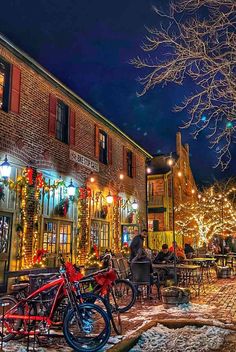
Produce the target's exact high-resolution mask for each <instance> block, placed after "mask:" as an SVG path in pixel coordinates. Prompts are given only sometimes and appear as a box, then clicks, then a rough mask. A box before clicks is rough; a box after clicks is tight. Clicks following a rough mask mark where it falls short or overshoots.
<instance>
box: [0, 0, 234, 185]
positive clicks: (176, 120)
mask: <svg viewBox="0 0 236 352" xmlns="http://www.w3.org/2000/svg"><path fill="white" fill-rule="evenodd" d="M153 4H154V5H161V6H166V4H167V0H154V1H150V0H125V1H124V0H119V1H115V0H113V1H111V0H37V1H32V0H8V1H3V2H2V4H1V11H0V31H1V32H2V33H3V34H4V35H6V36H7V37H8V38H9V39H10V40H11V41H13V42H14V43H15V45H17V46H18V47H19V48H21V49H23V50H24V51H25V52H26V53H28V54H29V55H30V56H32V57H33V58H34V59H35V60H36V61H38V62H39V63H40V64H41V65H43V66H44V67H45V68H47V69H48V70H49V71H50V72H52V73H53V74H54V75H55V76H56V77H57V78H59V79H60V80H61V81H62V82H64V83H65V84H66V85H67V86H68V87H70V88H71V89H72V90H74V91H75V92H76V93H77V94H78V95H80V96H81V97H82V98H83V99H84V100H86V101H87V102H88V103H89V104H91V105H92V106H93V107H94V108H95V109H97V110H98V111H99V112H100V113H102V114H103V115H105V116H106V117H107V118H109V119H110V120H111V121H112V122H114V123H115V124H116V125H117V126H119V127H120V128H121V129H122V130H124V131H125V132H126V133H127V134H128V135H130V136H131V137H132V138H133V139H134V140H136V141H137V142H138V143H139V144H141V145H142V146H143V147H144V148H146V149H147V150H148V151H149V152H150V153H157V152H162V153H167V152H170V151H172V150H174V149H175V134H176V132H177V131H178V127H179V126H180V125H181V121H182V120H184V119H185V117H186V116H184V114H183V113H178V114H177V113H174V112H173V107H174V105H175V104H177V103H179V102H181V98H183V95H184V93H185V92H189V90H190V89H191V87H190V86H189V85H188V86H185V87H184V88H182V89H181V90H180V88H179V87H177V86H174V85H171V86H169V87H167V88H162V87H157V88H156V89H154V90H153V91H150V92H148V93H147V94H146V95H145V96H143V97H140V98H138V97H137V96H136V91H138V90H139V83H138V82H137V80H136V79H137V77H138V74H139V72H138V71H137V69H135V68H134V67H132V66H131V65H130V64H129V60H130V59H131V58H133V57H134V56H136V55H139V54H141V49H140V44H141V42H142V40H143V38H144V36H145V34H146V30H145V25H146V26H158V25H159V19H158V17H157V16H156V14H155V13H154V12H153V10H152V5H153ZM181 131H182V139H183V142H184V143H189V145H190V152H191V165H192V169H193V172H194V175H195V177H196V179H197V180H198V182H199V181H200V182H204V181H211V180H212V179H213V178H214V177H216V178H224V177H226V176H230V175H234V174H235V171H236V170H235V168H236V166H234V165H232V164H233V163H231V166H230V168H229V169H228V170H227V172H225V173H222V172H221V171H220V170H216V169H213V165H214V163H215V154H214V152H213V151H211V150H210V149H209V147H208V144H207V141H206V140H205V137H204V136H200V137H199V139H198V140H197V141H196V140H193V139H192V137H191V136H190V135H189V131H188V130H181Z"/></svg>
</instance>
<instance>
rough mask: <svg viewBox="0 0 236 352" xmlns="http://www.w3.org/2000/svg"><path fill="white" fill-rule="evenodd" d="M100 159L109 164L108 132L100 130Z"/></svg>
mask: <svg viewBox="0 0 236 352" xmlns="http://www.w3.org/2000/svg"><path fill="white" fill-rule="evenodd" d="M99 161H101V163H103V164H107V134H106V132H104V131H102V130H99Z"/></svg>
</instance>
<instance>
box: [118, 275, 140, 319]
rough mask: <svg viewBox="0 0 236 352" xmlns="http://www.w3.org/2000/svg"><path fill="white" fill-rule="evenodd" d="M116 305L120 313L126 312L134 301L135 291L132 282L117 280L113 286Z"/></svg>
mask: <svg viewBox="0 0 236 352" xmlns="http://www.w3.org/2000/svg"><path fill="white" fill-rule="evenodd" d="M113 292H114V294H115V298H116V303H117V305H118V309H119V311H120V313H124V312H127V311H128V310H129V309H130V308H131V307H133V305H134V303H135V301H136V290H135V287H134V285H133V284H132V282H130V281H128V280H125V279H117V280H116V281H115V283H114V285H113Z"/></svg>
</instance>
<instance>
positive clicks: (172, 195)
mask: <svg viewBox="0 0 236 352" xmlns="http://www.w3.org/2000/svg"><path fill="white" fill-rule="evenodd" d="M167 165H168V166H169V167H170V170H171V199H172V232H173V244H174V284H175V286H177V270H176V237H175V197H174V174H173V167H174V159H173V158H172V157H169V158H168V159H167Z"/></svg>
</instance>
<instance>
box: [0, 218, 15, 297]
mask: <svg viewBox="0 0 236 352" xmlns="http://www.w3.org/2000/svg"><path fill="white" fill-rule="evenodd" d="M11 228H12V216H11V215H6V214H3V213H0V292H5V291H6V286H7V277H6V272H7V271H8V270H9V257H10V248H11Z"/></svg>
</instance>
